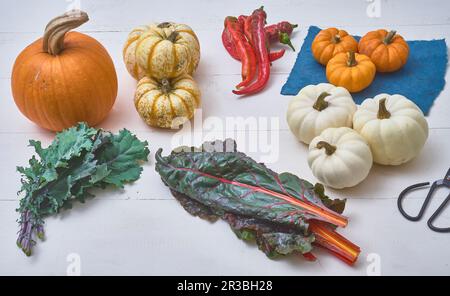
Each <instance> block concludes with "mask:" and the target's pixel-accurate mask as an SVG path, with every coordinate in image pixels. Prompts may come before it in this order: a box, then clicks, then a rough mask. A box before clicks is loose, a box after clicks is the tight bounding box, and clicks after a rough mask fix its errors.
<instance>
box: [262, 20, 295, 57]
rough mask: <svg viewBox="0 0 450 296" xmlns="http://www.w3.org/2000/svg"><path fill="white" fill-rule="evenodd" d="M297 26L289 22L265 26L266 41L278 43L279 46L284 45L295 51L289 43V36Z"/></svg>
mask: <svg viewBox="0 0 450 296" xmlns="http://www.w3.org/2000/svg"><path fill="white" fill-rule="evenodd" d="M297 27H298V25H292V24H291V23H289V22H286V21H284V22H279V23H278V24H273V25H270V26H266V27H265V30H266V34H267V39H268V40H269V42H271V43H274V42H280V43H281V44H286V45H288V46H289V47H290V48H292V50H293V51H295V48H294V46H293V45H292V43H291V39H290V38H289V36H290V35H291V34H292V31H293V30H294V28H297Z"/></svg>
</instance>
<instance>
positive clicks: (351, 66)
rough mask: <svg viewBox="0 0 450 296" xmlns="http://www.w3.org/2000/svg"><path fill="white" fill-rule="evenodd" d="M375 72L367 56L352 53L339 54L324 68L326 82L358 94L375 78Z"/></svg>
mask: <svg viewBox="0 0 450 296" xmlns="http://www.w3.org/2000/svg"><path fill="white" fill-rule="evenodd" d="M375 72H376V67H375V65H374V63H372V61H371V60H370V59H369V57H368V56H366V55H363V54H357V53H355V52H353V51H351V52H348V53H344V52H343V53H339V54H338V55H336V56H335V57H334V58H332V59H331V60H330V61H329V62H328V64H327V68H326V74H327V79H328V81H329V82H330V83H332V84H334V85H336V86H342V87H345V88H346V89H347V90H348V91H350V92H358V91H361V90H363V89H365V88H366V87H368V86H369V85H370V84H371V83H372V81H373V79H374V77H375Z"/></svg>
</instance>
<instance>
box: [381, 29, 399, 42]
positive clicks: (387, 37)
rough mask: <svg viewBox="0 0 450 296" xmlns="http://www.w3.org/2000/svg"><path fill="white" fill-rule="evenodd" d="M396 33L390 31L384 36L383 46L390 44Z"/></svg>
mask: <svg viewBox="0 0 450 296" xmlns="http://www.w3.org/2000/svg"><path fill="white" fill-rule="evenodd" d="M396 33H397V32H396V31H394V30H392V31H390V32H389V33H388V34H387V35H386V37H385V38H384V40H383V42H384V44H389V43H391V42H392V38H394V36H395V34H396Z"/></svg>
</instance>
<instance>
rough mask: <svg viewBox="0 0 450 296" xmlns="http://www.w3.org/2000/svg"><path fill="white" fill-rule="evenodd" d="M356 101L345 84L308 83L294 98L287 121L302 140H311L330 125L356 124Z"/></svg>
mask: <svg viewBox="0 0 450 296" xmlns="http://www.w3.org/2000/svg"><path fill="white" fill-rule="evenodd" d="M355 111H356V104H355V102H354V101H353V98H352V96H351V94H350V93H349V92H348V91H347V90H346V89H345V88H343V87H336V86H334V85H332V84H329V83H320V84H317V85H308V86H305V87H304V88H302V89H301V90H300V92H299V93H298V94H297V96H295V97H294V98H293V99H292V100H291V101H290V102H289V106H288V110H287V115H286V118H287V122H288V125H289V128H290V129H291V131H292V133H293V134H294V135H295V136H296V137H297V139H298V140H299V141H302V142H304V143H306V144H309V143H310V142H311V140H312V139H313V138H314V137H316V136H318V135H320V133H321V132H322V131H323V130H325V129H326V128H329V127H343V126H346V127H352V119H353V113H355Z"/></svg>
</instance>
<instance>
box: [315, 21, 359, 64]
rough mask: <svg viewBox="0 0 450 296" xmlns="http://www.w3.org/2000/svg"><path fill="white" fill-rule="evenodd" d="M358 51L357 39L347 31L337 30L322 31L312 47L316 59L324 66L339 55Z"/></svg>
mask: <svg viewBox="0 0 450 296" xmlns="http://www.w3.org/2000/svg"><path fill="white" fill-rule="evenodd" d="M357 50H358V42H356V40H355V38H353V36H351V35H349V34H348V33H347V32H346V31H344V30H339V29H336V28H328V29H324V30H322V31H320V32H319V34H317V35H316V37H315V38H314V41H313V43H312V45H311V51H312V54H313V56H314V58H315V59H316V61H318V62H319V63H321V64H322V65H324V66H326V65H327V63H328V61H329V60H331V58H333V57H334V56H335V55H337V54H338V53H341V52H348V51H357Z"/></svg>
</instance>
